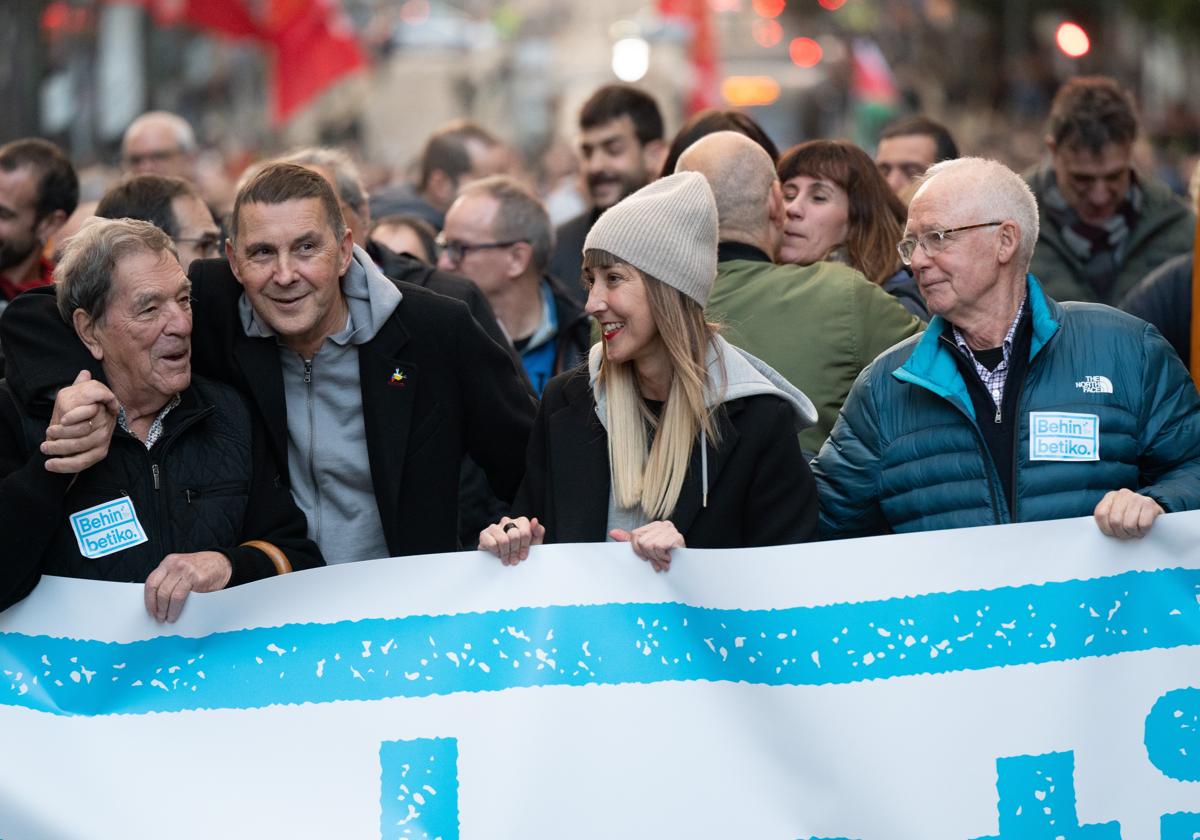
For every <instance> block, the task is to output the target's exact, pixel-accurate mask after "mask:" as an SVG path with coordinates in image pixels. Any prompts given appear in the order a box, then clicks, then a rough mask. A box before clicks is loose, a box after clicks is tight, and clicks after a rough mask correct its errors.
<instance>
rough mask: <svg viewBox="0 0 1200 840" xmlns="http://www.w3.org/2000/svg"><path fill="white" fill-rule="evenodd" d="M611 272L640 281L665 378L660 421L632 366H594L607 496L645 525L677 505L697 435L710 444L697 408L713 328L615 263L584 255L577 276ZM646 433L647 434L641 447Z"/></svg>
mask: <svg viewBox="0 0 1200 840" xmlns="http://www.w3.org/2000/svg"><path fill="white" fill-rule="evenodd" d="M616 265H624V266H629V267H630V268H633V269H634V270H635V271H637V272H638V275H639V276H640V277H641V278H642V281H643V282H644V284H645V287H646V300H647V302H648V303H649V305H650V315H651V317H652V318H653V319H654V325H655V327H656V328H657V329H658V334H659V336H660V337H661V338H662V342H663V347H664V348H665V349H666V351H667V356H668V357H669V358H670V362H671V367H672V370H673V375H672V376H671V387H670V389H669V391H668V392H667V400H666V402H665V403H664V404H663V408H662V415H661V417H655V416H654V413H653V412H651V411H650V409H649V408H648V407H647V405H646V401H645V399H644V398H643V397H642V394H641V391H640V390H639V389H638V385H637V373H636V371H635V370H634V366H633V363H631V362H610V361H609V360H608V357H607V354H606V355H605V356H604V357H603V358H602V360H601V362H600V372H599V374H598V375H597V384H600V383H603V385H604V388H605V390H606V393H607V415H608V416H607V417H606V418H605V419H606V421H607V424H608V463H609V470H610V472H611V475H612V487H613V494H614V496H615V498H616V502H617V504H618V505H619V506H621V507H623V508H633V507H638V508H641V510H642V512H643V513H644V514H645V515H646V516H648V517H650V518H651V519H666V518H668V517H670V515H671V513H672V512H673V511H674V510H675V505H676V504H677V503H678V502H679V493H680V491H681V490H682V489H683V480H684V478H685V477H686V476H687V468H688V462H689V461H690V460H691V457H692V447H693V446H694V445H695V443H696V438H697V436H698V435H699V433H700V431H701V430H703V431H704V434H705V435H706V436H707V437H708V438H709V439H711V440H712V441H713V442H714V443H715V442H718V436H717V427H716V424H715V423H714V421H713V410H711V409H709V408H708V407H707V406H706V405H705V401H704V393H705V389H706V386H707V384H708V372H707V365H706V364H705V362H706V356H707V353H708V347H709V345H710V344H711V343H712V340H713V338H714V337H715V336H716V335H717V332H718V326H717V325H716V324H712V323H709V322H708V321H706V320H705V319H704V308H703V307H702V306H700V304H699V303H697V302H696V301H694V300H692V298H690V297H688V296H687V295H685V294H683V293H682V292H680V291H679V290H677V289H675V288H672V287H671V286H668V285H667V284H666V283H664V282H662V281H661V280H658V279H656V278H654V277H651V276H650V275H648V274H646V273H645V272H642V271H641V270H639V269H637V268H636V267H634V266H631V265H629V263H626V262H625V261H624V260H621V259H620V258H619V257H616V256H614V255H612V254H610V253H608V252H607V251H600V250H595V249H593V250H589V251H587V252H585V253H584V260H583V267H584V269H591V268H611V267H613V266H616ZM716 403H717V404H719V403H720V400H717V401H716ZM650 430H655V434H654V439H653V442H652V443H650V444H649V445H647V441H648V439H649V435H650Z"/></svg>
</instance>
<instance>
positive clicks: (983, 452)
mask: <svg viewBox="0 0 1200 840" xmlns="http://www.w3.org/2000/svg"><path fill="white" fill-rule="evenodd" d="M938 340H939V341H943V340H944V339H941V338H939V339H938ZM955 352H958V351H957V348H956V349H955ZM926 390H928V389H926ZM935 396H940V395H935ZM941 399H943V400H946V402H948V403H950V405H952V406H954V407H955V408H956V409H958V411H959V412H960V413H961V414H962V415H963V416H964V417H966V418H967V422H969V423H970V424H971V428H972V429H974V430H975V445H976V446H977V447H979V455H980V457H981V458H982V460H983V464H984V467H985V468H986V467H987V466H988V465H991V470H990V471H989V473H988V476H987V485H988V498H989V499H990V500H991V503H992V521H993V522H995V523H996V524H997V525H1001V524H1003V522H1002V521H1001V519H1000V501H999V499H998V498H997V496H996V484H997V482H998V481H999V476H1000V472H999V470H997V469H996V462H995V461H994V460H992V453H991V452H989V451H988V448H987V441H986V440H984V439H983V431H982V430H981V429H980V428H979V422H978V421H977V420H976V419H975V418H974V417H972V416H971V415H970V414H968V413H967V412H966V411H964V410H963V409H962V408H961V407H960V406H959V405H958V404H957V403H955V402H954V401H953V400H948V399H946V398H945V397H941ZM1001 420H1002V417H1001V415H1000V411H999V409H997V411H996V422H997V423H999V422H1001Z"/></svg>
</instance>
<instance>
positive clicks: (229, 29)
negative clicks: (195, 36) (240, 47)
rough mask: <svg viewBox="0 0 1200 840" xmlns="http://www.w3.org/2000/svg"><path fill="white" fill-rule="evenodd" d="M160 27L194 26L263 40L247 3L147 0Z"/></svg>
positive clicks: (221, 33) (207, 0)
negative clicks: (246, 5)
mask: <svg viewBox="0 0 1200 840" xmlns="http://www.w3.org/2000/svg"><path fill="white" fill-rule="evenodd" d="M145 2H146V5H147V7H148V8H149V10H150V14H151V15H152V16H153V17H154V22H155V23H156V24H158V25H159V26H179V25H183V26H192V27H195V28H196V29H203V30H205V31H207V32H213V33H217V34H220V35H227V36H229V37H231V38H261V37H262V36H263V32H262V27H260V26H259V25H258V21H257V20H255V19H254V16H253V15H252V14H250V11H249V10H248V9H247V8H246V7H245V5H243V0H221V1H220V2H213V0H145Z"/></svg>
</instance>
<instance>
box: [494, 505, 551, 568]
mask: <svg viewBox="0 0 1200 840" xmlns="http://www.w3.org/2000/svg"><path fill="white" fill-rule="evenodd" d="M510 523H511V524H512V525H514V526H515V527H513V528H509V529H507V530H505V527H504V526H505V525H508V524H510ZM545 536H546V527H545V526H544V525H542V524H541V523H540V522H538V521H537V517H536V516H535V517H534V518H533V519H527V518H525V517H524V516H518V517H517V518H516V519H512V518H510V517H507V516H502V517H500V521H499V522H498V523H496V524H495V525H489V526H487V527H486V528H484V529H483V530H482V531H480V532H479V550H480V551H490V552H491V553H492V554H495V555H496V556H497V557H499V558H500V562H501V563H503V564H504V565H505V566H515V565H517V564H518V563H520V562H521V561H522V560H524V559H525V558H526V557H528V556H529V546H531V545H541V544H542V540H543V539H544V538H545Z"/></svg>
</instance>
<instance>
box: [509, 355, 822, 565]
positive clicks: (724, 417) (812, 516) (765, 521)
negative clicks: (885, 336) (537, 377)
mask: <svg viewBox="0 0 1200 840" xmlns="http://www.w3.org/2000/svg"><path fill="white" fill-rule="evenodd" d="M715 416H716V419H717V427H718V430H719V433H720V445H719V446H714V445H713V442H712V441H711V440H710V441H708V504H707V506H704V505H703V488H702V487H701V465H700V450H699V447H698V446H697V447H695V448H694V449H693V451H692V460H691V463H690V464H689V465H688V472H687V477H686V479H685V480H684V484H683V490H682V491H681V493H680V495H679V502H678V504H677V506H676V508H675V511H674V512H673V513H672V515H671V516H670V517H669V518H670V520H671V522H672V523H673V524H674V525H675V527H676V528H677V529H678V530H679V533H681V534H683V538H684V540H685V541H686V542H687V545H688V546H689V547H691V548H746V547H750V546H762V545H785V544H791V543H801V542H807V541H808V540H811V539H814V538H815V537H816V532H817V489H816V484H815V482H814V481H813V476H812V473H811V472H810V471H809V469H808V464H807V463H805V461H804V456H803V454H802V453H801V451H800V444H799V442H798V441H797V439H796V426H795V413H794V409H793V408H792V406H791V405H790V404H789V403H788V402H786V401H785V400H783V399H782V398H780V397H776V396H771V395H769V394H762V395H756V396H751V397H745V398H743V399H737V400H731V401H730V402H727V403H725V404H724V406H723V407H722V409H721V410H720V411H718V412H717V413H716V415H715ZM610 486H611V479H610V477H609V465H608V435H607V433H606V432H605V430H604V427H603V426H602V425H601V424H600V418H599V417H598V416H597V415H596V403H595V401H594V399H593V397H592V389H591V386H590V385H589V384H588V369H587V365H586V363H585V364H583V365H580V366H579V367H577V368H575V369H574V370H571V371H568V372H567V373H564V374H562V375H560V376H556V377H554V379H551V380H550V383H549V384H548V385H547V386H546V390H545V392H544V393H543V394H542V404H541V407H540V408H539V409H538V415H537V418H536V420H535V421H534V427H533V434H532V435H531V437H530V439H529V454H528V459H527V463H526V468H525V480H524V481H523V482H522V484H521V489H520V491H519V492H518V493H517V500H516V502H515V504H514V508H513V509H514V511H515V513H516V514H519V515H523V516H530V517H533V516H536V517H537V518H538V520H539V522H540V523H541V524H542V525H544V526H545V527H546V538H545V541H546V542H547V543H572V542H603V541H604V539H605V538H606V537H607V534H606V532H605V526H606V524H607V521H608V496H609V488H610Z"/></svg>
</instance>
